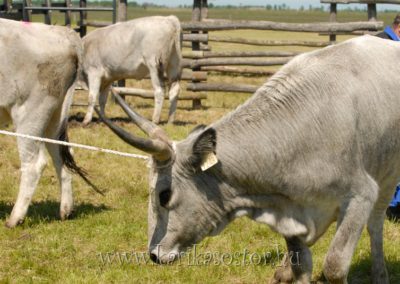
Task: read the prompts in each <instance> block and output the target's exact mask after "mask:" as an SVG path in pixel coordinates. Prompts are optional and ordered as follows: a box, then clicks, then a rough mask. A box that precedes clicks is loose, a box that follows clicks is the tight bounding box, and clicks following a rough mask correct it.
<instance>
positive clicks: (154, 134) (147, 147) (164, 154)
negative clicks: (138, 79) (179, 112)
mask: <svg viewBox="0 0 400 284" xmlns="http://www.w3.org/2000/svg"><path fill="white" fill-rule="evenodd" d="M114 95H115V97H116V99H117V102H118V104H120V105H121V107H122V108H123V110H124V111H125V112H126V113H127V114H128V115H129V117H130V118H131V119H132V120H133V122H134V123H135V124H137V125H138V126H139V128H140V129H142V130H143V132H145V133H146V134H148V135H149V136H150V137H151V138H150V139H146V138H141V137H137V136H134V135H132V134H131V133H129V132H127V131H126V130H124V129H122V128H121V127H119V126H117V125H116V124H114V123H113V122H112V121H111V120H110V119H108V118H107V117H106V115H105V114H104V109H102V108H101V109H100V110H99V109H98V108H97V107H95V111H96V113H97V115H98V116H99V117H100V118H101V120H102V121H103V122H104V123H105V124H106V125H107V126H108V127H109V128H110V129H111V130H112V131H113V132H114V133H115V134H117V135H118V137H120V138H121V139H122V140H124V141H125V142H126V143H128V144H129V145H132V146H133V147H135V148H138V149H139V150H142V151H144V152H147V153H149V154H151V155H153V156H154V158H155V159H156V160H158V161H166V160H168V159H170V158H171V156H172V148H171V146H170V143H169V139H168V136H167V134H166V133H165V132H164V130H163V129H161V128H160V127H158V126H156V125H154V124H153V123H151V122H150V121H147V120H146V119H145V118H143V117H141V116H140V115H139V114H138V113H136V112H135V111H133V110H132V109H130V108H129V106H128V105H127V104H126V103H125V102H124V100H123V99H122V98H121V97H120V96H119V95H118V94H114ZM121 102H122V103H121Z"/></svg>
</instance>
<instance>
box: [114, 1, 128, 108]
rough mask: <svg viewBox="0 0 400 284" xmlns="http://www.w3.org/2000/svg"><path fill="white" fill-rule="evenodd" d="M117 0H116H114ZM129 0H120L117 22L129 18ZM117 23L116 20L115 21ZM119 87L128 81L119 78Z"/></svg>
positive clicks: (123, 96)
mask: <svg viewBox="0 0 400 284" xmlns="http://www.w3.org/2000/svg"><path fill="white" fill-rule="evenodd" d="M114 1H116V0H114ZM127 8H128V1H127V0H119V1H118V15H117V22H124V21H126V20H127V18H128V12H127ZM114 23H115V22H114ZM117 86H118V87H125V86H126V81H125V79H122V80H119V81H118V82H117ZM121 97H122V98H123V99H124V100H125V95H121ZM111 98H112V99H113V101H114V96H111Z"/></svg>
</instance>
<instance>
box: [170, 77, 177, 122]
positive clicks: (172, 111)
mask: <svg viewBox="0 0 400 284" xmlns="http://www.w3.org/2000/svg"><path fill="white" fill-rule="evenodd" d="M179 91H180V85H179V81H174V82H172V83H171V87H170V89H169V114H168V123H173V122H174V121H175V113H176V107H177V105H178V95H179Z"/></svg>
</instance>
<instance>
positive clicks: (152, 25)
mask: <svg viewBox="0 0 400 284" xmlns="http://www.w3.org/2000/svg"><path fill="white" fill-rule="evenodd" d="M180 33H181V27H180V23H179V20H178V18H176V17H175V16H168V17H161V16H154V17H145V18H139V19H135V20H131V21H127V22H123V23H117V24H114V25H111V26H108V27H105V28H100V29H97V30H95V31H93V32H91V33H89V34H88V35H87V36H85V37H84V38H83V46H84V58H83V76H82V80H83V82H84V83H85V84H86V85H87V86H88V87H89V106H88V109H87V113H86V116H85V119H84V121H83V123H84V124H88V123H89V122H90V121H91V120H92V115H93V107H94V105H95V103H96V101H97V98H98V97H99V93H100V99H99V101H100V106H101V107H104V105H105V103H106V99H107V94H108V91H109V87H110V85H111V83H112V82H113V81H116V80H120V79H126V78H134V79H142V78H144V77H145V76H146V75H148V74H150V78H151V83H152V85H153V88H154V99H155V107H154V113H153V122H155V123H159V121H160V116H161V109H162V104H163V101H164V89H165V85H166V84H165V83H166V82H165V79H164V74H166V76H167V82H168V84H169V85H170V88H169V100H170V111H169V118H168V122H173V120H174V117H175V111H176V106H177V100H178V94H179V89H180V87H179V79H180V74H181V51H180Z"/></svg>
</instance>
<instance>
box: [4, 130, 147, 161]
mask: <svg viewBox="0 0 400 284" xmlns="http://www.w3.org/2000/svg"><path fill="white" fill-rule="evenodd" d="M0 134H4V135H9V136H15V137H21V138H27V139H32V140H36V141H40V142H45V143H52V144H58V145H64V146H69V147H75V148H82V149H86V150H91V151H97V152H103V153H108V154H113V155H118V156H123V157H129V158H136V159H143V160H148V159H149V157H148V156H143V155H138V154H132V153H126V152H119V151H115V150H110V149H103V148H99V147H95V146H89V145H83V144H78V143H71V142H65V141H59V140H54V139H48V138H43V137H37V136H32V135H27V134H21V133H15V132H11V131H6V130H0Z"/></svg>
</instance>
